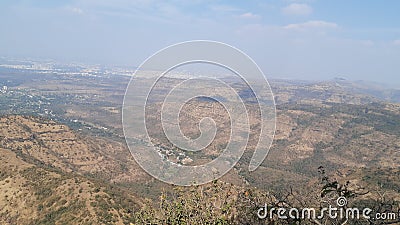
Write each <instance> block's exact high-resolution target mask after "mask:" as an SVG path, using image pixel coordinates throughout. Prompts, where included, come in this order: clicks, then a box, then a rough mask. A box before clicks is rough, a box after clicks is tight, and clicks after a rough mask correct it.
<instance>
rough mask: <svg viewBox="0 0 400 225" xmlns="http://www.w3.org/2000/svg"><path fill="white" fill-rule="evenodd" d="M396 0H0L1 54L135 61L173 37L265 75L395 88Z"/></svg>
mask: <svg viewBox="0 0 400 225" xmlns="http://www.w3.org/2000/svg"><path fill="white" fill-rule="evenodd" d="M399 12H400V1H398V0H385V1H378V0H365V1H361V0H359V1H351V0H303V1H297V0H274V1H272V0H270V1H267V0H246V1H245V0H242V1H234V0H224V1H218V0H214V1H211V0H210V1H208V0H204V1H203V0H191V1H190V0H187V1H184V0H169V1H161V0H160V1H155V0H109V1H106V0H71V1H66V0H60V1H56V0H43V1H33V0H1V1H0V24H1V27H2V31H1V33H0V55H3V56H16V57H24V56H29V57H40V58H53V59H56V60H63V61H82V62H89V63H103V64H117V65H118V64H119V65H132V66H137V65H139V64H140V63H141V62H142V61H143V60H145V59H146V58H147V57H148V56H150V55H151V54H152V53H154V52H155V51H157V50H159V49H161V48H163V47H166V46H167V45H170V44H174V43H177V42H181V41H187V40H192V39H210V40H216V41H222V42H226V43H228V44H231V45H234V46H236V47H238V48H239V49H241V50H243V51H245V52H246V53H247V54H249V55H250V56H251V57H252V58H253V59H254V60H255V61H256V62H257V63H258V64H259V65H260V67H261V68H262V69H263V71H264V73H265V74H267V75H268V76H269V77H278V78H279V77H280V78H296V79H329V78H332V77H337V76H340V77H346V78H350V79H354V80H357V79H363V80H373V81H380V82H383V83H389V84H395V85H397V86H398V87H400V13H399Z"/></svg>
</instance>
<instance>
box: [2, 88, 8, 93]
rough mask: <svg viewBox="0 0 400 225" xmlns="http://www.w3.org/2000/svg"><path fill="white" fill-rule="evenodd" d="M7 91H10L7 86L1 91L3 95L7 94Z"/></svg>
mask: <svg viewBox="0 0 400 225" xmlns="http://www.w3.org/2000/svg"><path fill="white" fill-rule="evenodd" d="M7 90H8V87H7V86H3V88H2V89H1V93H3V94H4V93H6V92H7Z"/></svg>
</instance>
